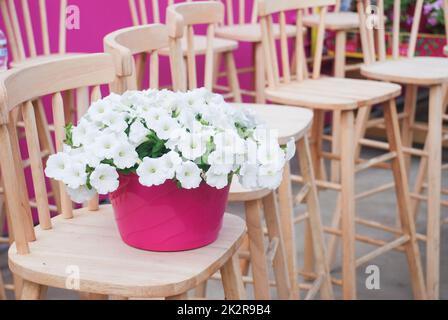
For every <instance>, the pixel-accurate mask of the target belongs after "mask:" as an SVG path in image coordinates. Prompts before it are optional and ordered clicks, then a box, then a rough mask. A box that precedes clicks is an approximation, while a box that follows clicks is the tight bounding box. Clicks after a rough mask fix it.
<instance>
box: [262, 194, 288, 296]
mask: <svg viewBox="0 0 448 320" xmlns="http://www.w3.org/2000/svg"><path fill="white" fill-rule="evenodd" d="M263 207H264V216H265V220H266V226H267V229H268V236H269V240H270V241H273V240H274V239H275V238H276V239H277V240H278V247H277V250H276V252H275V255H274V259H273V269H274V275H275V282H276V284H277V291H278V297H279V298H280V299H282V300H287V299H289V298H290V295H291V292H290V291H291V288H290V282H289V277H288V263H287V260H286V251H285V243H284V239H283V235H282V230H281V228H280V219H279V216H278V209H277V199H276V196H275V192H271V193H270V194H269V195H267V196H266V197H264V198H263Z"/></svg>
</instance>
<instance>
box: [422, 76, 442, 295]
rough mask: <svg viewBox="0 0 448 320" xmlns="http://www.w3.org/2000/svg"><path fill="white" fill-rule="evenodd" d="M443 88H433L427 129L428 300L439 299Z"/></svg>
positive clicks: (431, 89)
mask: <svg viewBox="0 0 448 320" xmlns="http://www.w3.org/2000/svg"><path fill="white" fill-rule="evenodd" d="M443 109H444V106H443V88H442V86H441V85H439V86H433V87H431V88H430V96H429V118H428V124H429V131H428V141H429V144H428V163H429V164H431V165H429V166H428V182H427V183H428V217H427V221H428V222H427V223H428V224H427V233H426V237H427V240H426V252H427V257H426V285H427V290H428V299H438V298H439V281H440V279H439V278H440V201H441V195H440V194H441V192H442V190H441V185H442V177H441V172H442V116H443Z"/></svg>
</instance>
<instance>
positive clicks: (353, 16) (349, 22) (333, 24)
mask: <svg viewBox="0 0 448 320" xmlns="http://www.w3.org/2000/svg"><path fill="white" fill-rule="evenodd" d="M319 20H320V15H319V14H310V15H306V16H304V17H303V25H304V26H306V27H318V26H319ZM324 20H325V28H326V29H327V30H331V31H339V30H349V29H357V28H358V27H359V16H358V14H357V13H355V12H328V13H327V14H326V15H325V18H324Z"/></svg>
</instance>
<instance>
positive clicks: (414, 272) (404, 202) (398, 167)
mask: <svg viewBox="0 0 448 320" xmlns="http://www.w3.org/2000/svg"><path fill="white" fill-rule="evenodd" d="M384 119H385V124H386V133H387V139H388V140H389V146H390V151H391V152H396V154H397V156H396V157H395V158H394V159H393V160H392V171H393V175H394V181H395V193H396V197H397V204H398V213H399V216H400V224H401V228H402V230H403V233H404V234H405V235H408V236H409V241H408V242H407V243H405V244H404V246H405V250H406V256H407V259H408V264H409V268H410V274H411V281H412V288H413V292H414V296H415V298H416V299H425V297H426V292H425V283H424V279H423V270H422V266H421V261H420V252H419V248H418V243H417V236H416V231H415V222H414V217H413V216H412V213H411V211H410V204H409V200H410V194H409V187H408V178H407V175H406V168H405V162H404V157H403V150H402V145H401V137H400V132H399V130H400V128H399V124H398V116H397V109H396V105H395V100H390V101H389V105H388V106H386V108H385V109H384ZM439 120H440V118H439ZM439 141H440V136H439ZM439 147H440V145H439ZM437 173H438V174H439V175H440V170H439V171H438V172H437ZM439 190H440V189H439ZM439 196H440V192H439ZM439 204H440V203H439Z"/></svg>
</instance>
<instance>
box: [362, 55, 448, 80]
mask: <svg viewBox="0 0 448 320" xmlns="http://www.w3.org/2000/svg"><path fill="white" fill-rule="evenodd" d="M361 74H362V75H364V76H366V77H368V78H370V79H375V80H381V81H390V82H395V83H401V84H415V85H423V86H429V85H437V84H441V83H444V82H448V59H446V58H437V57H415V58H403V59H399V60H387V61H381V62H376V63H373V64H370V65H365V66H362V67H361Z"/></svg>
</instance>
